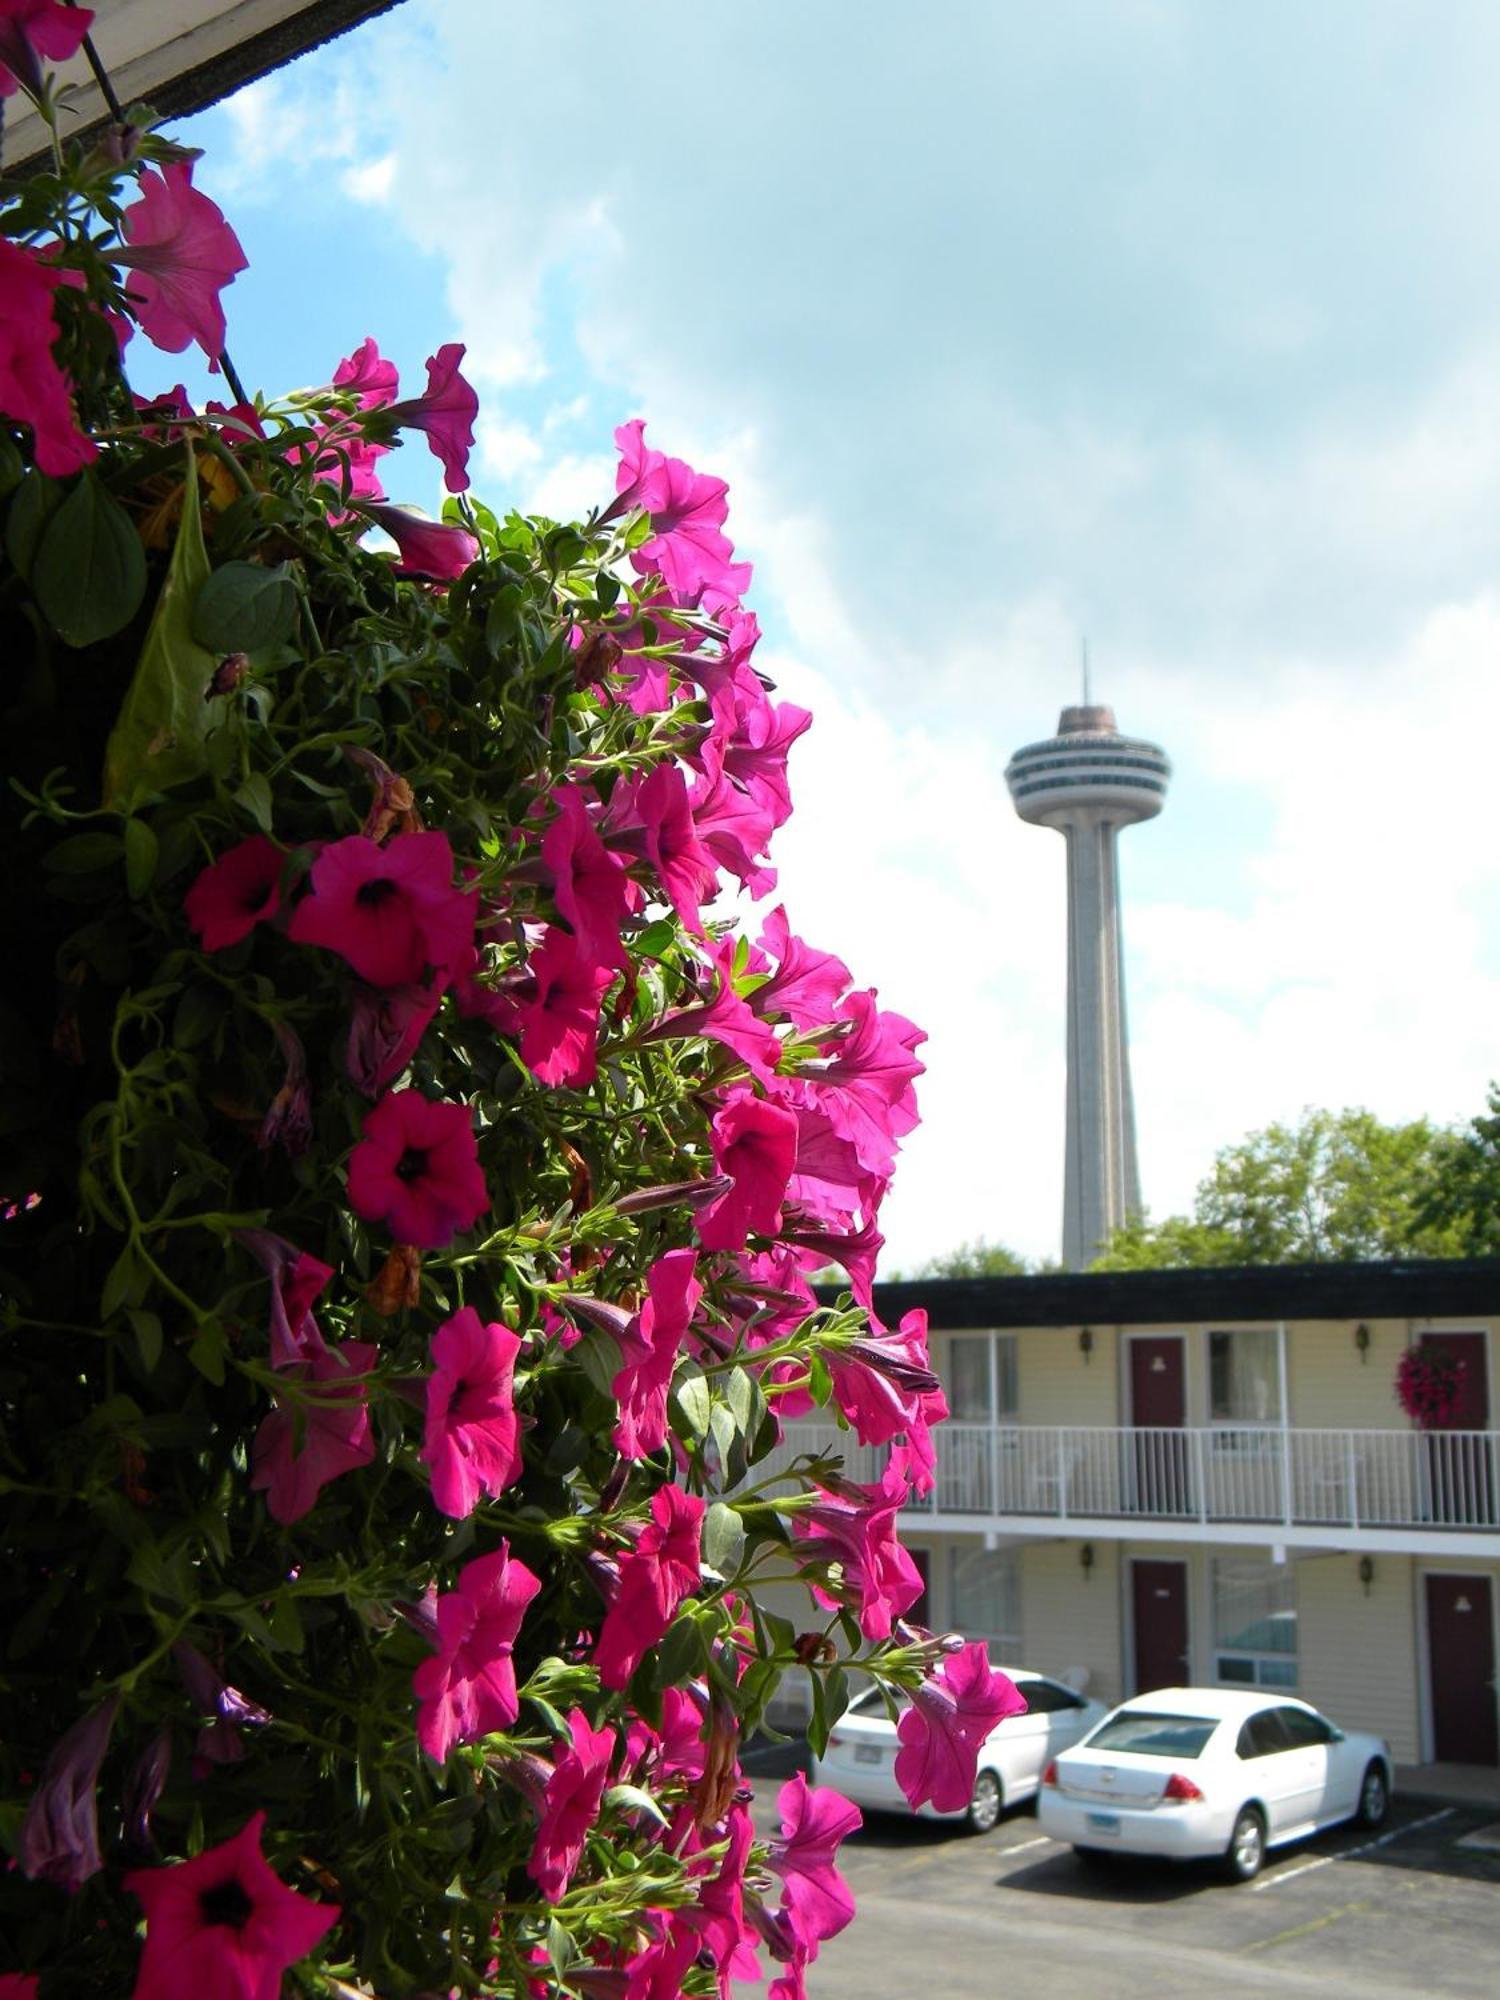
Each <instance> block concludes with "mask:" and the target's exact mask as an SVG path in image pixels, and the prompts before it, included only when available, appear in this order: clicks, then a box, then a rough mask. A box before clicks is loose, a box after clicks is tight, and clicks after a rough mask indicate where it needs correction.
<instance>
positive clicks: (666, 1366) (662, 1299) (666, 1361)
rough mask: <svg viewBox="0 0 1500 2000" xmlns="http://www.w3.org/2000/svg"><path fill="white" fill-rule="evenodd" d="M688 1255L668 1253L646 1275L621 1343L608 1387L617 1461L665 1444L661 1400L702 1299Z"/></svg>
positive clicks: (693, 1256)
mask: <svg viewBox="0 0 1500 2000" xmlns="http://www.w3.org/2000/svg"><path fill="white" fill-rule="evenodd" d="M697 1261H698V1260H697V1252H696V1251H693V1250H669V1251H668V1252H667V1253H666V1255H665V1256H664V1257H658V1258H657V1260H656V1262H655V1263H654V1264H653V1265H652V1266H651V1269H650V1271H649V1272H648V1273H647V1275H646V1291H647V1296H646V1299H645V1301H644V1303H643V1304H642V1306H641V1309H640V1312H639V1313H638V1314H637V1315H636V1317H635V1319H633V1320H632V1321H631V1323H630V1327H629V1330H628V1331H627V1332H626V1333H625V1335H624V1336H623V1337H622V1338H621V1341H620V1353H621V1357H622V1359H623V1361H624V1364H625V1365H624V1366H623V1367H622V1368H621V1370H620V1372H619V1374H618V1375H616V1377H615V1379H614V1383H613V1385H612V1386H613V1389H614V1394H615V1400H616V1402H617V1403H618V1404H619V1406H620V1421H619V1422H618V1423H617V1424H616V1425H615V1449H616V1450H617V1451H618V1452H619V1453H620V1455H621V1456H622V1457H623V1458H645V1457H647V1456H649V1454H650V1453H652V1452H653V1451H660V1450H661V1448H662V1446H663V1445H664V1444H665V1443H666V1438H667V1396H668V1393H669V1391H670V1389H671V1386H672V1371H673V1369H674V1368H675V1366H676V1364H677V1356H678V1354H679V1353H680V1352H681V1349H682V1343H683V1340H684V1338H685V1336H686V1334H687V1330H688V1326H689V1323H690V1322H691V1320H692V1317H693V1314H694V1313H695V1312H696V1310H697V1307H698V1301H699V1299H701V1298H702V1296H703V1287H702V1286H701V1285H700V1284H699V1283H698V1282H697V1281H696V1279H695V1278H694V1276H693V1270H694V1267H695V1265H696V1263H697Z"/></svg>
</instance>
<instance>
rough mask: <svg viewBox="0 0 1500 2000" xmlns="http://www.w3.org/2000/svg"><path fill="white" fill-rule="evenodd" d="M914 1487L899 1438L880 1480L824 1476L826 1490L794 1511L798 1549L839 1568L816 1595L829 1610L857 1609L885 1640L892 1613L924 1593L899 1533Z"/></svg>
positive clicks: (868, 1630) (870, 1633)
mask: <svg viewBox="0 0 1500 2000" xmlns="http://www.w3.org/2000/svg"><path fill="white" fill-rule="evenodd" d="M909 1486H910V1481H909V1479H908V1476H907V1458H906V1453H905V1452H904V1451H903V1450H902V1449H901V1447H900V1446H899V1445H898V1446H896V1447H895V1448H894V1449H893V1450H892V1452H891V1455H890V1458H889V1460H888V1461H887V1464H886V1468H885V1471H884V1473H883V1474H882V1475H881V1478H880V1480H879V1481H878V1483H877V1484H875V1485H873V1486H860V1485H856V1484H855V1482H854V1481H853V1480H846V1479H829V1480H826V1481H824V1482H823V1497H822V1498H821V1499H820V1500H816V1501H814V1503H813V1504H812V1506H810V1507H806V1508H799V1510H798V1511H797V1513H796V1514H794V1515H793V1517H792V1537H793V1539H792V1553H793V1555H794V1556H796V1557H797V1558H798V1559H799V1560H801V1561H807V1562H812V1563H816V1564H819V1565H829V1566H831V1567H832V1568H833V1569H834V1570H835V1571H836V1574H835V1575H833V1576H832V1577H831V1578H830V1580H829V1582H828V1583H827V1584H826V1585H823V1584H814V1586H813V1596H814V1597H815V1598H816V1599H817V1601H818V1602H819V1604H821V1605H822V1606H823V1607H824V1608H825V1609H826V1610H829V1611H833V1610H837V1609H838V1607H839V1606H840V1605H848V1606H849V1607H850V1608H851V1609H852V1610H854V1611H855V1612H857V1613H858V1616H859V1627H860V1630H861V1631H862V1632H863V1633H864V1635H865V1637H866V1638H867V1639H888V1638H889V1637H890V1636H891V1625H892V1622H893V1620H894V1619H896V1618H899V1617H900V1616H901V1614H902V1612H904V1611H909V1610H910V1609H911V1607H912V1605H914V1604H915V1603H916V1601H917V1599H918V1598H919V1597H920V1596H921V1595H922V1590H923V1583H922V1573H921V1571H920V1570H919V1569H918V1568H917V1566H916V1564H915V1563H914V1562H913V1561H912V1559H911V1557H910V1556H909V1555H908V1554H907V1552H906V1550H905V1549H904V1548H902V1546H901V1543H900V1541H899V1540H898V1539H897V1535H896V1517H897V1515H898V1514H899V1513H900V1511H901V1509H902V1508H903V1507H904V1506H906V1505H907V1496H908V1491H909Z"/></svg>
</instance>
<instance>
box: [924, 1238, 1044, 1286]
mask: <svg viewBox="0 0 1500 2000" xmlns="http://www.w3.org/2000/svg"><path fill="white" fill-rule="evenodd" d="M1031 1268H1032V1267H1031V1266H1030V1265H1029V1264H1028V1263H1027V1262H1026V1260H1025V1258H1024V1257H1018V1256H1017V1255H1016V1253H1015V1251H1014V1250H1010V1249H1007V1247H1006V1246H1005V1244H1003V1243H992V1242H991V1241H990V1240H989V1238H988V1237H987V1236H976V1237H975V1238H974V1239H973V1241H972V1242H969V1243H960V1244H959V1245H958V1246H957V1248H956V1249H953V1250H945V1251H944V1252H943V1253H942V1255H941V1256H939V1257H929V1258H928V1259H927V1262H926V1263H925V1264H921V1265H919V1266H918V1268H917V1269H916V1270H915V1271H913V1272H912V1274H911V1275H912V1276H913V1277H914V1278H1024V1277H1025V1276H1026V1275H1027V1273H1028V1272H1029V1271H1030V1270H1031Z"/></svg>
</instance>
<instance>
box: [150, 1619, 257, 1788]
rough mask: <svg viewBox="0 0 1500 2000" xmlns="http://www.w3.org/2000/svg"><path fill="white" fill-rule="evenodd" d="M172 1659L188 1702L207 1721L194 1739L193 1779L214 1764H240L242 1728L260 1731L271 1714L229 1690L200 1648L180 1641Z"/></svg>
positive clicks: (243, 1696)
mask: <svg viewBox="0 0 1500 2000" xmlns="http://www.w3.org/2000/svg"><path fill="white" fill-rule="evenodd" d="M172 1658H173V1659H174V1661H175V1662H176V1664H177V1671H178V1673H179V1674H181V1676H182V1685H183V1687H184V1688H185V1689H186V1690H187V1697H188V1700H189V1701H190V1702H191V1703H192V1704H193V1706H194V1708H195V1709H196V1710H197V1712H198V1714H199V1715H200V1716H202V1717H203V1718H204V1720H203V1721H202V1722H201V1724H200V1725H199V1729H198V1734H197V1736H196V1737H195V1738H194V1739H193V1776H194V1777H195V1778H205V1777H207V1776H208V1773H209V1771H210V1770H211V1769H212V1768H213V1766H214V1765H215V1764H240V1763H243V1762H244V1758H245V1739H244V1738H243V1737H242V1736H241V1735H240V1729H241V1727H242V1726H243V1727H248V1728H260V1727H263V1726H264V1724H266V1723H268V1722H269V1721H270V1720H271V1719H272V1718H271V1714H270V1711H269V1710H268V1709H264V1708H262V1707H261V1706H260V1704H259V1702H254V1701H251V1700H250V1698H249V1696H248V1695H243V1694H241V1693H240V1691H239V1689H238V1688H236V1687H230V1685H229V1684H228V1682H227V1681H226V1680H225V1679H224V1677H223V1675H222V1674H221V1673H220V1672H219V1671H218V1669H217V1668H216V1667H215V1666H214V1665H213V1663H212V1662H211V1661H210V1660H208V1659H206V1658H205V1657H204V1655H203V1654H202V1653H200V1652H199V1650H198V1648H197V1647H196V1646H194V1645H192V1644H191V1643H190V1642H189V1641H188V1640H186V1639H179V1640H178V1641H177V1643H176V1644H175V1645H174V1646H173V1648H172Z"/></svg>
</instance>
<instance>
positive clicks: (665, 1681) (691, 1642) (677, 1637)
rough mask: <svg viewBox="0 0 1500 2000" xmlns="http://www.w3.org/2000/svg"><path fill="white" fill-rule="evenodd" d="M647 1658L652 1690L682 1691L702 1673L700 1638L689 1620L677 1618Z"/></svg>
mask: <svg viewBox="0 0 1500 2000" xmlns="http://www.w3.org/2000/svg"><path fill="white" fill-rule="evenodd" d="M648 1658H649V1659H650V1662H651V1685H652V1686H653V1687H654V1688H669V1687H683V1686H685V1685H686V1684H687V1683H688V1682H689V1681H690V1680H693V1679H694V1678H695V1677H696V1676H697V1675H698V1674H700V1673H702V1671H703V1667H704V1663H705V1651H704V1645H703V1634H702V1633H701V1632H700V1631H699V1629H698V1627H697V1625H696V1624H695V1623H694V1622H693V1620H692V1619H691V1618H679V1619H678V1620H677V1622H676V1623H675V1624H674V1625H671V1626H669V1627H668V1629H667V1635H666V1637H665V1638H664V1639H663V1640H662V1642H661V1644H660V1645H659V1646H658V1647H657V1648H656V1651H655V1653H654V1654H650V1655H648Z"/></svg>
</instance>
